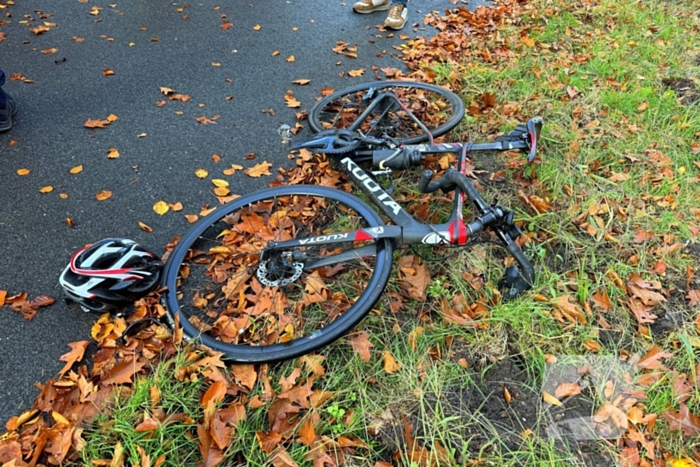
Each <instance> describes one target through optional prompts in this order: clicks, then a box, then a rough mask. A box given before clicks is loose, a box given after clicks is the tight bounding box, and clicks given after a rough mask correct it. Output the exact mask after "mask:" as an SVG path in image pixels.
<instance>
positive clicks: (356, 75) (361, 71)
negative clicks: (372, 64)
mask: <svg viewBox="0 0 700 467" xmlns="http://www.w3.org/2000/svg"><path fill="white" fill-rule="evenodd" d="M348 74H349V75H350V76H352V77H353V78H359V77H360V76H362V75H364V74H365V69H364V68H359V69H357V70H350V71H348Z"/></svg>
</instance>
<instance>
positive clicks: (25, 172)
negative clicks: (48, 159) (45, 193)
mask: <svg viewBox="0 0 700 467" xmlns="http://www.w3.org/2000/svg"><path fill="white" fill-rule="evenodd" d="M17 175H19V176H20V177H24V176H25V175H29V169H17Z"/></svg>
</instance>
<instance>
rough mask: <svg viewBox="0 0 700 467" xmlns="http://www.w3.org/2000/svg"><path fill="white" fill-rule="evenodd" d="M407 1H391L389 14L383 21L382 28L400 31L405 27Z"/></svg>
mask: <svg viewBox="0 0 700 467" xmlns="http://www.w3.org/2000/svg"><path fill="white" fill-rule="evenodd" d="M407 1H408V0H392V2H391V8H389V14H388V15H387V16H386V20H384V26H386V27H387V28H389V29H401V28H403V27H404V26H405V25H406V20H407V19H408V7H407V6H406V3H407Z"/></svg>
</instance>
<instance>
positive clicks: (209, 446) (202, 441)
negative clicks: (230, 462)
mask: <svg viewBox="0 0 700 467" xmlns="http://www.w3.org/2000/svg"><path fill="white" fill-rule="evenodd" d="M197 436H198V438H199V452H200V453H201V454H202V463H201V464H197V465H199V466H203V467H215V466H216V465H218V464H219V463H221V461H223V460H224V454H223V453H222V452H221V450H220V449H219V448H218V447H217V446H216V444H215V443H213V442H212V441H213V440H212V437H211V435H210V434H209V430H207V429H205V428H204V427H203V426H202V425H201V424H197Z"/></svg>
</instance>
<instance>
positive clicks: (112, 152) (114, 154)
mask: <svg viewBox="0 0 700 467" xmlns="http://www.w3.org/2000/svg"><path fill="white" fill-rule="evenodd" d="M118 157H119V151H118V150H117V148H109V149H107V159H116V158H118Z"/></svg>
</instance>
